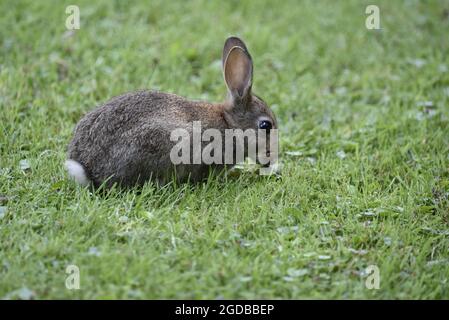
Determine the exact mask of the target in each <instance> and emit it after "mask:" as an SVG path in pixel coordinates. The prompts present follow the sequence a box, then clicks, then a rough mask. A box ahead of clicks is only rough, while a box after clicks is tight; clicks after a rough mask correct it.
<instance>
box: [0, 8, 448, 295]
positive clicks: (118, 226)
mask: <svg viewBox="0 0 449 320" xmlns="http://www.w3.org/2000/svg"><path fill="white" fill-rule="evenodd" d="M70 4H72V5H73V4H74V5H77V6H78V7H79V9H80V29H79V30H67V28H66V19H67V17H68V15H67V14H66V7H67V6H68V5H70ZM369 4H376V5H377V6H378V7H379V9H380V29H379V30H369V29H367V28H366V26H365V21H366V18H367V14H366V13H365V9H366V6H367V5H369ZM0 12H2V14H1V18H0V298H2V299H54V298H57V299H114V298H120V299H160V298H167V299H173V298H176V299H256V298H275V299H278V298H285V299H310V298H318V299H447V298H449V284H448V281H449V108H448V103H449V39H448V31H449V3H448V2H447V1H443V0H441V1H383V0H382V1H381V0H376V1H374V2H373V1H370V2H368V1H355V0H350V1H338V2H337V1H296V0H286V1H268V0H261V1H236V0H232V1H207V0H193V1H162V0H154V1H153V0H152V1H133V2H127V1H106V0H103V1H95V2H94V1H85V0H76V1H72V2H70V3H66V2H65V1H47V0H45V1H7V0H3V1H0ZM230 35H237V36H240V37H241V38H243V39H244V40H245V42H246V43H247V45H248V48H249V50H250V52H251V54H252V57H253V60H254V85H253V90H254V92H255V93H256V94H257V95H259V96H261V97H263V98H264V99H265V101H266V102H267V103H268V104H269V105H270V106H271V107H272V109H273V110H274V112H275V113H276V116H277V119H278V122H279V126H280V134H279V136H280V144H281V154H280V158H281V161H282V164H283V169H282V174H281V176H280V177H276V176H259V175H257V174H254V173H253V172H247V171H242V172H240V174H238V175H232V176H231V175H221V176H218V177H211V178H210V179H209V180H207V181H205V182H204V183H201V184H199V185H189V184H179V185H178V184H170V185H167V186H165V187H163V188H157V187H156V186H155V185H153V184H151V183H148V184H147V185H145V186H144V187H143V188H141V189H137V188H135V189H130V190H118V189H112V190H110V191H108V192H106V194H105V193H104V192H103V193H101V192H92V190H90V189H89V188H83V187H80V186H78V185H76V184H75V183H74V182H73V181H70V180H69V179H68V178H67V174H66V172H65V169H64V166H63V164H64V161H65V159H66V151H67V145H68V143H69V141H70V139H71V137H72V132H73V129H74V126H75V124H76V123H77V122H78V121H79V119H80V118H81V117H82V116H83V115H84V114H85V113H86V112H88V111H89V110H91V109H93V108H95V107H96V106H98V105H100V104H101V103H104V102H105V101H107V100H108V99H110V98H111V97H113V96H117V95H120V94H122V93H125V92H128V91H134V90H137V89H144V88H147V89H158V90H161V91H166V92H172V93H176V94H179V95H182V96H185V97H188V98H191V99H198V100H201V99H203V100H209V101H217V102H218V101H222V100H223V99H224V97H225V93H226V88H225V84H224V82H223V77H222V74H221V60H220V59H221V50H222V46H223V42H224V40H225V39H226V38H227V37H228V36H230ZM68 266H76V268H77V269H78V270H79V275H80V289H79V290H70V289H68V288H67V287H66V280H67V277H68V276H70V274H68V273H67V271H68V269H67V267H68ZM368 266H375V268H378V271H379V276H380V282H379V289H370V288H369V286H368V287H367V286H366V280H367V277H369V276H370V274H369V272H368V271H367V268H368ZM368 270H370V269H368Z"/></svg>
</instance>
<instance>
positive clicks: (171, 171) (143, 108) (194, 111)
mask: <svg viewBox="0 0 449 320" xmlns="http://www.w3.org/2000/svg"><path fill="white" fill-rule="evenodd" d="M222 66H223V75H224V80H225V83H226V85H227V87H228V99H227V101H225V102H224V103H217V104H213V103H208V102H202V101H189V100H187V99H185V98H182V97H180V96H177V95H174V94H169V93H162V92H157V91H138V92H133V93H126V94H124V95H121V96H118V97H115V98H113V99H111V100H110V101H108V102H106V103H105V104H104V105H102V106H100V107H98V108H97V109H95V110H93V111H91V112H89V113H88V114H86V115H85V116H84V117H83V118H82V119H81V120H80V121H79V123H78V124H77V126H76V128H75V131H74V136H73V139H72V141H71V142H70V144H69V147H68V160H67V161H66V168H67V170H68V173H69V175H70V176H71V177H72V178H73V179H75V180H76V181H77V182H78V183H80V184H82V185H87V184H90V183H92V184H93V185H94V186H99V185H101V184H102V183H104V182H105V184H106V186H107V187H110V186H112V185H113V184H114V183H118V184H119V185H121V186H125V187H128V186H133V185H142V184H143V183H144V182H145V181H147V180H149V179H155V180H156V181H158V182H161V183H165V182H167V181H168V179H170V178H171V177H172V176H176V179H178V180H179V181H186V180H188V179H190V181H200V180H202V179H204V178H206V177H207V176H208V175H209V170H210V169H221V168H222V167H224V165H222V164H211V165H207V164H204V163H201V164H177V165H174V164H173V161H171V158H170V152H171V150H172V148H173V147H174V145H175V144H176V141H172V140H171V139H170V134H171V132H172V131H173V130H175V129H179V128H182V129H185V130H187V132H192V123H193V122H194V121H201V130H202V131H204V130H206V129H210V128H214V129H218V130H220V132H221V133H222V135H223V136H224V132H225V130H226V129H242V130H246V129H254V130H257V129H265V130H266V131H267V132H268V136H269V131H270V129H275V128H277V122H276V118H275V116H274V114H273V112H272V111H271V110H270V109H269V108H268V106H267V105H266V104H265V102H264V101H262V99H260V98H259V97H257V96H255V95H253V94H252V93H251V85H252V77H253V64H252V59H251V56H250V54H249V52H248V50H247V48H246V46H245V44H244V43H243V41H242V40H241V39H239V38H237V37H230V38H228V39H227V40H226V42H225V45H224V48H223V56H222ZM202 143H203V144H204V142H202ZM266 152H267V155H269V154H270V149H269V147H267V150H266Z"/></svg>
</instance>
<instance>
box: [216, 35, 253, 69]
mask: <svg viewBox="0 0 449 320" xmlns="http://www.w3.org/2000/svg"><path fill="white" fill-rule="evenodd" d="M233 47H240V48H242V49H243V50H245V51H246V52H248V49H247V48H246V45H245V43H244V42H243V40H242V39H240V38H237V37H229V38H227V39H226V42H225V44H224V47H223V55H222V58H221V62H222V67H223V69H224V64H225V61H226V58H227V57H228V55H229V52H230V51H231V49H232V48H233Z"/></svg>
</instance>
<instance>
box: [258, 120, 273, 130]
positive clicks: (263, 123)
mask: <svg viewBox="0 0 449 320" xmlns="http://www.w3.org/2000/svg"><path fill="white" fill-rule="evenodd" d="M272 127H273V125H272V124H271V122H270V121H268V120H262V121H259V129H264V130H270V129H271V128H272Z"/></svg>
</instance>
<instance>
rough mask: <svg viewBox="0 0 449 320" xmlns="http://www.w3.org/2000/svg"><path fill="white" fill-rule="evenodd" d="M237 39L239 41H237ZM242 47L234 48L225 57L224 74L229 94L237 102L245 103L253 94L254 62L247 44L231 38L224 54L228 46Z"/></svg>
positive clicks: (226, 44) (224, 50)
mask: <svg viewBox="0 0 449 320" xmlns="http://www.w3.org/2000/svg"><path fill="white" fill-rule="evenodd" d="M236 39H237V40H236ZM238 42H241V44H242V45H243V47H242V46H239V45H235V46H232V47H231V48H230V49H229V50H228V53H227V55H226V57H225V56H223V74H224V78H225V82H226V85H227V86H228V89H229V93H230V94H231V96H232V98H233V99H234V101H236V102H245V101H247V98H248V97H249V95H250V93H251V85H252V81H253V61H252V59H251V56H250V54H249V53H248V51H247V50H246V46H245V44H244V43H243V42H242V41H241V40H240V39H238V38H229V39H228V40H227V41H226V43H225V47H224V49H223V54H225V52H226V51H227V46H230V45H233V44H238Z"/></svg>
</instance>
